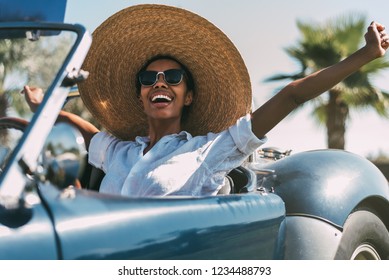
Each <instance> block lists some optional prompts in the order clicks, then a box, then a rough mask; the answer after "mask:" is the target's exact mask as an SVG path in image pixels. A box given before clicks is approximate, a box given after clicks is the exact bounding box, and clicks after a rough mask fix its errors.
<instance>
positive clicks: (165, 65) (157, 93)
mask: <svg viewBox="0 0 389 280" xmlns="http://www.w3.org/2000/svg"><path fill="white" fill-rule="evenodd" d="M170 69H181V66H180V64H179V63H178V62H176V61H174V60H171V59H167V58H163V59H158V60H156V61H153V62H151V63H150V64H149V65H148V66H147V68H146V71H157V72H164V71H166V70H170ZM139 98H140V100H141V102H142V104H143V108H144V111H145V113H146V115H147V116H148V118H151V119H161V120H167V119H177V118H178V119H181V115H182V110H183V108H184V106H189V105H190V104H191V103H192V99H193V93H192V91H188V86H187V81H186V79H185V77H184V78H183V79H182V81H181V82H180V83H179V84H177V85H171V84H169V83H167V82H166V81H165V79H164V75H163V74H159V75H158V77H157V81H156V83H155V84H154V85H152V86H143V85H142V86H141V88H140V97H139Z"/></svg>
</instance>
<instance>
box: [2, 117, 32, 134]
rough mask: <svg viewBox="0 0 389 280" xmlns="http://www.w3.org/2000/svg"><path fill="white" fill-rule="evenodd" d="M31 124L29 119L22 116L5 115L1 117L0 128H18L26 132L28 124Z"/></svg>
mask: <svg viewBox="0 0 389 280" xmlns="http://www.w3.org/2000/svg"><path fill="white" fill-rule="evenodd" d="M28 124H29V122H28V121H26V120H24V119H20V118H12V117H3V118H0V129H7V128H11V129H16V130H20V131H22V132H24V130H25V129H26V127H27V125H28Z"/></svg>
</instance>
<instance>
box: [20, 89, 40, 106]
mask: <svg viewBox="0 0 389 280" xmlns="http://www.w3.org/2000/svg"><path fill="white" fill-rule="evenodd" d="M20 93H21V94H24V96H25V99H26V101H27V104H28V105H29V107H30V109H31V111H33V112H35V110H36V109H37V108H38V106H39V105H40V103H41V102H42V100H43V90H42V89H41V88H37V87H30V86H28V85H25V86H24V87H23V89H22V90H21V91H20Z"/></svg>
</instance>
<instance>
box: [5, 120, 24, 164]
mask: <svg viewBox="0 0 389 280" xmlns="http://www.w3.org/2000/svg"><path fill="white" fill-rule="evenodd" d="M27 125H28V121H26V120H24V119H20V118H12V117H2V118H0V136H1V143H0V147H1V149H0V150H1V159H0V170H3V168H4V166H5V165H6V163H7V161H8V157H9V156H10V154H11V151H12V150H13V148H14V147H13V146H14V145H16V143H17V140H15V141H13V142H12V141H10V142H6V140H8V139H6V138H3V137H6V136H7V135H6V134H5V133H4V131H2V130H6V129H15V130H17V131H19V132H20V133H23V132H24V130H25V129H26V127H27ZM14 136H15V135H14ZM3 140H4V142H3Z"/></svg>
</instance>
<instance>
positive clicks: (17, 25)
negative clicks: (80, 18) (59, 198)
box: [0, 22, 92, 206]
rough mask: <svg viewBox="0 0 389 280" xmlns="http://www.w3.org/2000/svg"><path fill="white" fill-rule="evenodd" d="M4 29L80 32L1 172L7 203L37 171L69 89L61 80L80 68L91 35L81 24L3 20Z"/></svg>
mask: <svg viewBox="0 0 389 280" xmlns="http://www.w3.org/2000/svg"><path fill="white" fill-rule="evenodd" d="M4 29H31V30H49V31H50V30H52V31H55V30H60V31H72V32H75V33H76V34H77V36H76V40H75V42H74V45H73V46H72V47H71V49H70V51H69V53H68V54H67V56H66V58H65V61H64V63H63V64H62V66H61V67H60V69H59V70H58V73H57V74H56V76H55V78H54V80H53V82H52V83H51V85H50V86H49V87H48V89H47V91H46V92H45V95H44V98H43V101H42V103H41V104H40V106H39V107H38V109H37V111H36V112H35V114H34V115H33V117H32V119H31V121H30V123H29V125H28V126H27V128H26V130H25V132H24V133H23V136H22V137H21V139H20V141H19V143H18V144H17V145H16V147H15V149H14V151H13V152H12V154H11V156H10V158H9V161H8V163H7V165H6V166H5V168H4V170H3V172H2V173H1V174H0V204H2V205H3V206H7V205H12V204H15V203H17V201H19V200H20V197H21V194H22V192H23V190H24V188H25V187H26V184H27V179H28V177H27V174H28V173H29V172H35V171H36V169H37V160H38V157H39V155H40V153H41V150H42V148H43V146H44V144H45V141H46V138H47V136H48V134H49V133H50V131H51V129H52V126H53V125H54V123H55V121H56V119H57V116H58V113H59V111H60V110H61V108H62V106H63V104H64V102H65V100H66V98H67V95H68V93H69V91H70V87H69V86H64V85H63V84H62V82H63V80H64V79H65V78H66V77H67V75H68V74H69V73H72V72H74V71H79V70H81V65H82V63H83V61H84V59H85V57H86V54H87V52H88V50H89V47H90V44H91V41H92V38H91V35H90V33H89V32H88V31H87V30H86V29H85V27H83V26H82V25H79V24H65V23H49V22H0V30H4ZM26 169H28V170H26Z"/></svg>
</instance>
